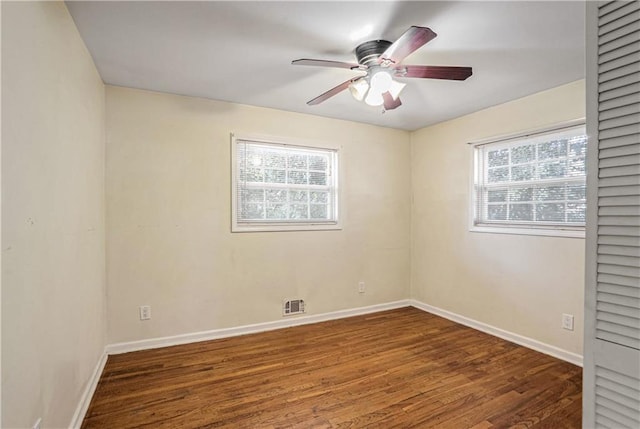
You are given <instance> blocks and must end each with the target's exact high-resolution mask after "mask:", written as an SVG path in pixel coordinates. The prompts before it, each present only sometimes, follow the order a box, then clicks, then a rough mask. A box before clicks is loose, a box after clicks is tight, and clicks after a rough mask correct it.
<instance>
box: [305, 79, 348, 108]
mask: <svg viewBox="0 0 640 429" xmlns="http://www.w3.org/2000/svg"><path fill="white" fill-rule="evenodd" d="M358 79H360V76H358V77H354V78H353V79H349V80H348V81H346V82H342V83H341V84H340V85H338V86H336V87H333V88H331V89H330V90H329V91H327V92H325V93H324V94H320V95H319V96H317V97H316V98H314V99H313V100H309V101H307V104H308V105H309V106H315V105H316V104H320V103H322V102H323V101H325V100H327V99H329V98H331V97H333V96H334V95H336V94H338V93H340V92H342V91H344V90H345V89H347V88H349V85H351V83H352V82H353V81H356V80H358Z"/></svg>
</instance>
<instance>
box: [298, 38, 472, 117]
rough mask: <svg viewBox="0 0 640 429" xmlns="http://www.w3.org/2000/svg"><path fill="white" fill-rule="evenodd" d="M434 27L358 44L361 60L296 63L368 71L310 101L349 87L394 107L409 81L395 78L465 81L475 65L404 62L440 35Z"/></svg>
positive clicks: (372, 103) (374, 103) (366, 99)
mask: <svg viewBox="0 0 640 429" xmlns="http://www.w3.org/2000/svg"><path fill="white" fill-rule="evenodd" d="M436 36H437V35H436V33H434V32H433V31H432V30H431V29H430V28H427V27H416V26H412V27H410V28H409V29H408V30H407V31H405V32H404V34H403V35H402V36H400V38H399V39H398V40H396V41H395V42H393V43H391V42H389V41H387V40H371V41H368V42H364V43H362V44H360V45H358V47H356V50H355V53H356V58H357V60H358V62H357V63H346V62H342V61H331V60H313V59H306V58H303V59H299V60H294V61H292V62H291V64H293V65H302V66H320V67H335V68H345V69H351V70H357V71H364V72H366V73H367V74H366V75H363V76H357V77H354V78H352V79H349V80H347V81H346V82H343V83H341V84H340V85H338V86H336V87H334V88H331V89H330V90H328V91H327V92H325V93H323V94H321V95H319V96H317V97H316V98H314V99H313V100H310V101H308V102H307V104H308V105H310V106H313V105H316V104H320V103H322V102H323V101H325V100H327V99H329V98H331V97H333V96H334V95H336V94H338V93H340V92H342V91H344V90H345V89H347V88H349V90H350V91H351V94H352V95H353V97H354V98H355V99H356V100H358V101H364V102H365V103H366V104H368V105H370V106H384V110H392V109H395V108H396V107H399V106H400V105H402V102H401V101H400V92H401V91H402V89H403V88H404V87H405V85H406V84H404V83H401V82H398V81H396V80H394V79H393V78H394V77H399V78H405V77H409V78H427V79H447V80H465V79H467V78H468V77H469V76H471V74H472V70H471V67H449V66H420V65H401V64H400V63H401V62H402V60H404V59H405V58H406V57H407V56H408V55H409V54H411V53H412V52H414V51H415V50H416V49H418V48H419V47H421V46H422V45H424V44H426V43H427V42H429V41H430V40H433V39H434V38H435V37H436Z"/></svg>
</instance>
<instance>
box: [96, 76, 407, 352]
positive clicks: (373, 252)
mask: <svg viewBox="0 0 640 429" xmlns="http://www.w3.org/2000/svg"><path fill="white" fill-rule="evenodd" d="M107 130H108V132H107V229H108V231H109V234H108V239H107V278H108V288H109V297H108V308H109V317H108V320H109V342H110V343H115V342H122V341H131V340H138V339H146V338H153V337H160V336H169V335H176V334H183V333H191V332H197V331H204V330H210V329H218V328H225V327H233V326H240V325H246V324H252V323H259V322H267V321H273V320H281V319H282V301H283V300H284V299H288V298H302V299H304V300H305V301H306V303H307V306H308V308H307V310H308V314H318V313H325V312H330V311H335V310H341V309H350V308H354V307H361V306H367V305H373V304H378V303H386V302H390V301H395V300H400V299H406V298H407V297H408V296H409V273H410V269H409V264H410V244H409V243H410V237H409V227H410V223H409V219H410V213H409V210H410V202H409V201H410V200H409V196H410V173H409V169H408V166H409V163H410V161H409V150H410V146H409V133H407V132H403V131H398V130H392V129H388V128H380V127H374V126H370V125H364V124H357V123H352V122H346V121H339V120H334V119H327V118H320V117H313V116H310V115H302V114H297V113H289V112H283V111H277V110H272V109H264V108H259V107H250V106H243V105H238V104H231V103H225V102H218V101H211V100H204V99H197V98H190V97H180V96H175V95H167V94H159V93H153V92H146V91H139V90H133V89H125V88H119V87H109V86H107ZM231 132H245V133H251V132H253V133H260V134H266V135H272V136H281V137H285V138H293V139H296V138H297V139H302V140H309V139H311V140H317V141H325V142H330V143H332V144H340V145H342V150H341V154H340V157H341V158H340V161H341V163H342V165H343V167H344V176H343V177H342V179H341V185H342V192H343V193H344V194H343V201H344V203H345V204H344V205H343V209H344V210H345V211H344V215H345V218H344V223H343V227H344V229H343V230H341V231H309V232H263V233H259V232H252V233H231V232H230V225H231V220H230V219H231V213H230V211H231V208H230V200H231V197H230V192H231V184H230V175H231V174H230V133H231ZM359 280H363V281H365V282H366V285H367V290H366V293H365V294H359V293H358V290H357V286H358V281H359ZM142 304H148V305H151V308H152V319H151V320H149V321H140V320H139V317H138V306H140V305H142Z"/></svg>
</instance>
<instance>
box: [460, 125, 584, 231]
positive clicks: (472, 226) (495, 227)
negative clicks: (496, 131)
mask: <svg viewBox="0 0 640 429" xmlns="http://www.w3.org/2000/svg"><path fill="white" fill-rule="evenodd" d="M584 125H585V119H584V118H580V119H575V120H572V121H567V122H562V123H559V124H555V125H552V126H549V127H545V128H537V129H535V130H528V131H525V132H521V133H517V134H509V135H503V136H497V137H491V138H488V139H483V140H477V141H473V142H469V146H470V147H471V150H472V152H473V153H472V156H471V165H470V171H471V174H470V186H469V190H470V192H469V231H471V232H480V233H494V234H516V235H537V236H551V237H568V238H584V237H585V227H584V226H571V225H544V224H541V225H532V224H523V225H519V224H518V223H517V222H514V223H512V224H486V223H485V224H478V223H477V221H476V219H477V210H478V201H477V192H476V186H477V182H478V178H477V174H478V173H479V168H478V162H479V160H478V154H479V151H478V150H477V149H478V148H479V147H480V146H484V145H488V144H494V143H508V142H510V141H513V140H521V139H525V138H527V137H531V136H534V135H539V134H549V133H553V132H560V131H563V130H565V129H568V128H573V127H578V126H584Z"/></svg>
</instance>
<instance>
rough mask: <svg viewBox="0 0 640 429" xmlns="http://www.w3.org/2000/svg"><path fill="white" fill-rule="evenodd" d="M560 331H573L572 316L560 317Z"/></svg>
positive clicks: (564, 315)
mask: <svg viewBox="0 0 640 429" xmlns="http://www.w3.org/2000/svg"><path fill="white" fill-rule="evenodd" d="M562 329H567V330H569V331H573V314H563V315H562Z"/></svg>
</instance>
